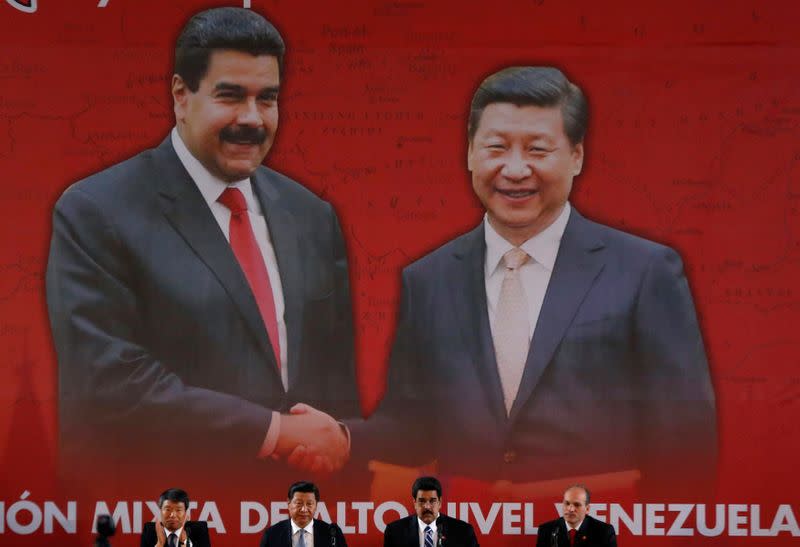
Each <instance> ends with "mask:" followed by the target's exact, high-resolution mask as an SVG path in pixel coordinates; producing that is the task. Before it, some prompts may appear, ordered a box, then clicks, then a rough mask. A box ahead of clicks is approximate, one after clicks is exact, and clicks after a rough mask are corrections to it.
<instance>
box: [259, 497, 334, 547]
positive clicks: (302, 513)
mask: <svg viewBox="0 0 800 547" xmlns="http://www.w3.org/2000/svg"><path fill="white" fill-rule="evenodd" d="M288 497H289V502H288V506H289V518H288V519H287V520H282V521H281V522H278V523H276V524H273V525H272V526H270V527H269V528H267V529H266V530H264V535H263V536H262V537H261V544H260V545H261V547H312V546H314V547H319V546H321V545H326V546H327V545H330V546H331V547H347V541H345V539H344V534H342V529H341V528H339V527H338V526H337V525H336V523H332V524H328V523H327V522H325V521H324V520H319V519H315V518H314V515H315V514H316V512H317V502H319V488H317V485H315V484H314V483H313V482H306V481H300V482H296V483H294V484H293V485H291V486H290V487H289V496H288Z"/></svg>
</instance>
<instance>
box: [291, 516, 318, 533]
mask: <svg viewBox="0 0 800 547" xmlns="http://www.w3.org/2000/svg"><path fill="white" fill-rule="evenodd" d="M289 522H290V523H292V535H293V536H294V535H295V534H296V533H297V531H298V530H300V529H301V528H300V527H299V526H298V525H297V524H295V522H294V521H293V520H292V519H289ZM303 530H305V531H306V532H308V533H309V534H311V535H312V536H313V535H314V519H311V522H309V523H308V524H306V526H305V528H303Z"/></svg>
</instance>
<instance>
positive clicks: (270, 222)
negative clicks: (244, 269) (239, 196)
mask: <svg viewBox="0 0 800 547" xmlns="http://www.w3.org/2000/svg"><path fill="white" fill-rule="evenodd" d="M250 180H251V182H252V184H253V191H254V192H255V195H256V197H257V198H258V200H259V202H260V203H261V209H262V211H264V217H265V219H266V221H267V229H268V230H269V237H270V240H271V241H272V246H273V247H274V249H275V257H276V258H277V260H278V270H279V271H280V277H281V287H282V289H283V302H284V310H285V312H284V321H285V322H286V339H287V344H288V347H287V348H286V356H287V357H286V359H287V361H288V366H289V387H291V386H294V385H297V381H298V379H299V377H300V374H301V372H302V371H300V370H298V368H299V364H298V363H299V348H300V343H301V340H300V338H301V333H302V330H303V329H302V328H301V326H302V324H303V302H304V301H305V299H304V298H303V286H304V271H303V267H302V264H301V261H300V257H301V256H302V254H303V253H301V252H299V248H300V245H301V244H302V242H301V241H300V237H299V233H298V226H297V221H296V219H295V217H294V215H293V214H292V212H291V211H290V210H289V208H288V207H287V203H286V201H285V199H282V196H281V194H280V192H279V191H278V189H277V188H276V186H275V185H274V184H273V182H272V181H271V180H270V177H269V174H268V173H266V172H264V171H256V173H255V174H254V175H253V176H252V177H251V178H250Z"/></svg>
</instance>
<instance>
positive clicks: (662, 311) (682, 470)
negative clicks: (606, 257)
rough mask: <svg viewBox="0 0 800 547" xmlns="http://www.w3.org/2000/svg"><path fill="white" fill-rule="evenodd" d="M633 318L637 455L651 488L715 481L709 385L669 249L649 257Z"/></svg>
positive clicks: (685, 288)
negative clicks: (638, 427)
mask: <svg viewBox="0 0 800 547" xmlns="http://www.w3.org/2000/svg"><path fill="white" fill-rule="evenodd" d="M635 317H636V322H635V340H636V351H637V354H638V359H637V371H636V373H638V375H639V381H640V387H641V389H640V396H639V397H638V404H639V405H640V407H641V416H642V421H641V423H642V426H641V431H640V435H641V440H642V442H640V443H639V446H640V450H641V451H642V454H640V461H642V462H644V466H645V470H644V471H645V473H644V476H645V478H646V480H648V481H651V484H649V485H648V486H650V487H655V488H657V489H658V490H659V491H660V492H665V491H669V490H673V491H674V490H675V488H676V487H678V485H679V484H680V483H683V485H684V486H686V485H688V486H696V485H697V484H692V483H693V482H694V481H700V483H708V482H709V481H711V482H713V477H714V474H715V469H716V454H717V429H716V412H715V403H714V391H713V388H712V385H711V379H710V375H709V370H708V363H707V361H706V354H705V349H704V347H703V340H702V337H701V334H700V327H699V324H698V321H697V316H696V313H695V309H694V304H693V302H692V297H691V293H690V291H689V285H688V282H687V280H686V277H685V275H684V273H683V265H682V262H681V259H680V257H679V256H678V255H677V253H675V252H674V251H672V250H671V249H667V248H664V247H659V250H658V252H657V253H656V254H655V256H653V258H652V259H651V261H650V263H649V266H648V268H647V271H646V273H645V275H644V279H643V281H642V286H641V290H640V292H639V298H638V301H637V304H636V314H635ZM679 479H680V480H679ZM656 484H658V486H656ZM681 488H682V487H681Z"/></svg>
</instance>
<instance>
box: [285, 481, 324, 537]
mask: <svg viewBox="0 0 800 547" xmlns="http://www.w3.org/2000/svg"><path fill="white" fill-rule="evenodd" d="M318 501H319V488H317V485H315V484H314V483H313V482H307V481H300V482H296V483H294V484H293V485H291V486H290V487H289V518H291V519H292V520H293V521H294V523H295V524H296V525H298V526H299V527H300V528H305V527H306V526H307V525H308V523H309V522H311V521H312V519H313V518H314V513H316V512H317V502H318Z"/></svg>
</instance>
